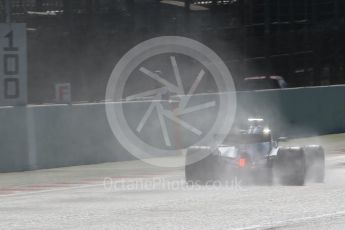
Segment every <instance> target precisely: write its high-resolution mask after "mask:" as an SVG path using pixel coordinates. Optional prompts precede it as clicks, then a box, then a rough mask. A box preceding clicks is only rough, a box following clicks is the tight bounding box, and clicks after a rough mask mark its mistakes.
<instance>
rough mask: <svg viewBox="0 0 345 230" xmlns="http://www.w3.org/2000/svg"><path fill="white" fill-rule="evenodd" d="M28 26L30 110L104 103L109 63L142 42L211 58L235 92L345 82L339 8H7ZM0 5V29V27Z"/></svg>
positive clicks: (301, 3) (285, 0) (75, 0)
mask: <svg viewBox="0 0 345 230" xmlns="http://www.w3.org/2000/svg"><path fill="white" fill-rule="evenodd" d="M10 2H11V9H12V12H11V14H12V18H11V20H12V22H24V23H26V24H27V32H28V33H27V36H28V40H27V42H28V44H27V46H28V102H29V103H34V104H40V103H50V102H54V98H55V96H54V85H55V84H58V83H64V82H68V83H70V84H71V87H72V90H71V93H72V96H71V97H72V101H73V102H83V101H87V102H94V101H102V100H104V94H105V87H106V84H107V81H108V78H109V76H110V74H111V71H112V69H113V68H114V66H115V64H116V63H117V61H118V60H119V59H120V58H121V57H122V56H123V55H124V54H125V53H126V52H127V51H128V50H129V49H131V48H132V47H133V46H135V45H137V44H138V43H140V42H141V41H144V40H147V39H149V38H153V37H157V36H165V35H179V36H186V37H189V38H192V39H195V40H198V41H200V42H202V43H204V44H205V45H207V46H209V47H210V48H211V49H213V50H214V51H215V52H216V53H217V54H218V55H219V56H220V57H221V58H222V59H223V60H224V62H225V63H226V64H227V66H228V67H229V69H230V70H231V72H232V74H233V76H234V80H235V83H236V85H237V87H238V89H241V82H243V80H244V79H245V78H248V77H253V76H281V77H282V78H283V79H285V81H286V83H287V85H288V86H289V87H305V86H319V85H335V84H343V83H344V82H345V50H344V48H345V43H344V40H345V36H344V31H345V30H344V27H345V21H344V17H345V1H341V0H224V1H216V0H209V1H199V0H198V1H194V0H184V1H183V0H181V1H170V0H162V1H159V0H12V1H10ZM4 3H5V2H4V0H2V1H1V5H0V7H1V10H0V12H1V19H2V21H5V9H4V5H5V4H4Z"/></svg>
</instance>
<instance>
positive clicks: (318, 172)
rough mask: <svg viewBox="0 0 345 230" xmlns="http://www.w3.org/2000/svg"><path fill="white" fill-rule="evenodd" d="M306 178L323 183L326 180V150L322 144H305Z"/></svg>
mask: <svg viewBox="0 0 345 230" xmlns="http://www.w3.org/2000/svg"><path fill="white" fill-rule="evenodd" d="M303 149H304V154H305V159H306V170H307V172H306V174H307V175H306V178H307V180H308V181H311V182H316V183H323V182H324V180H325V152H324V150H323V148H322V147H321V146H318V145H315V146H305V147H304V148H303Z"/></svg>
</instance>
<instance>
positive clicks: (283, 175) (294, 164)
mask: <svg viewBox="0 0 345 230" xmlns="http://www.w3.org/2000/svg"><path fill="white" fill-rule="evenodd" d="M273 167H274V174H275V176H276V178H277V179H278V182H279V183H280V184H282V185H295V186H303V185H304V183H305V172H306V167H305V157H304V151H303V149H302V148H284V149H280V150H279V151H278V154H277V159H276V161H275V163H274V165H273Z"/></svg>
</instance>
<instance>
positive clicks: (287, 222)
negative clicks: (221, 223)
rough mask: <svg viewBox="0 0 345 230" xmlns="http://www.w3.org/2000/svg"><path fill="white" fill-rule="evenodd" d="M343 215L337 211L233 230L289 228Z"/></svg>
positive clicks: (344, 212)
mask: <svg viewBox="0 0 345 230" xmlns="http://www.w3.org/2000/svg"><path fill="white" fill-rule="evenodd" d="M343 215H345V211H339V212H334V213H327V214H322V215H316V216H308V217H301V218H294V219H287V220H282V221H277V222H273V223H271V224H262V225H260V224H258V225H251V226H247V227H243V228H235V229H234V230H252V229H271V228H277V227H284V226H289V225H293V224H298V223H302V222H306V221H309V220H317V219H323V218H329V217H335V216H343Z"/></svg>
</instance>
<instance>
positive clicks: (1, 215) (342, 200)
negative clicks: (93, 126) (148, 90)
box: [0, 136, 345, 230]
mask: <svg viewBox="0 0 345 230" xmlns="http://www.w3.org/2000/svg"><path fill="white" fill-rule="evenodd" d="M311 140H312V139H307V140H298V141H297V142H299V143H302V142H303V141H307V142H310V141H311ZM344 140H345V136H336V137H335V138H331V139H328V137H325V138H322V139H321V140H320V139H319V141H320V142H321V143H323V144H324V145H325V146H326V149H327V159H326V162H327V171H326V182H325V183H324V184H310V183H309V184H307V185H306V186H303V187H297V186H296V187H295V186H279V185H275V186H270V187H268V186H243V185H242V184H241V182H240V181H233V183H231V184H229V185H227V186H217V185H215V186H206V187H205V186H203V187H197V186H194V187H191V186H186V185H185V182H184V172H183V170H181V169H173V170H172V169H159V168H154V167H152V166H149V165H146V164H144V163H142V162H139V161H134V162H122V163H107V164H101V165H91V166H78V167H68V168H62V169H50V170H39V171H34V172H23V173H9V174H0V229H6V230H7V229H44V230H47V229H97V230H99V229H121V230H123V229H124V230H126V229H130V230H133V229H227V230H228V229H328V230H333V229H344V226H345V152H344V151H343V150H344V149H345V141H344ZM343 147H344V148H343ZM343 152H344V154H343ZM175 160H176V159H175ZM177 160H178V159H177Z"/></svg>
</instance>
